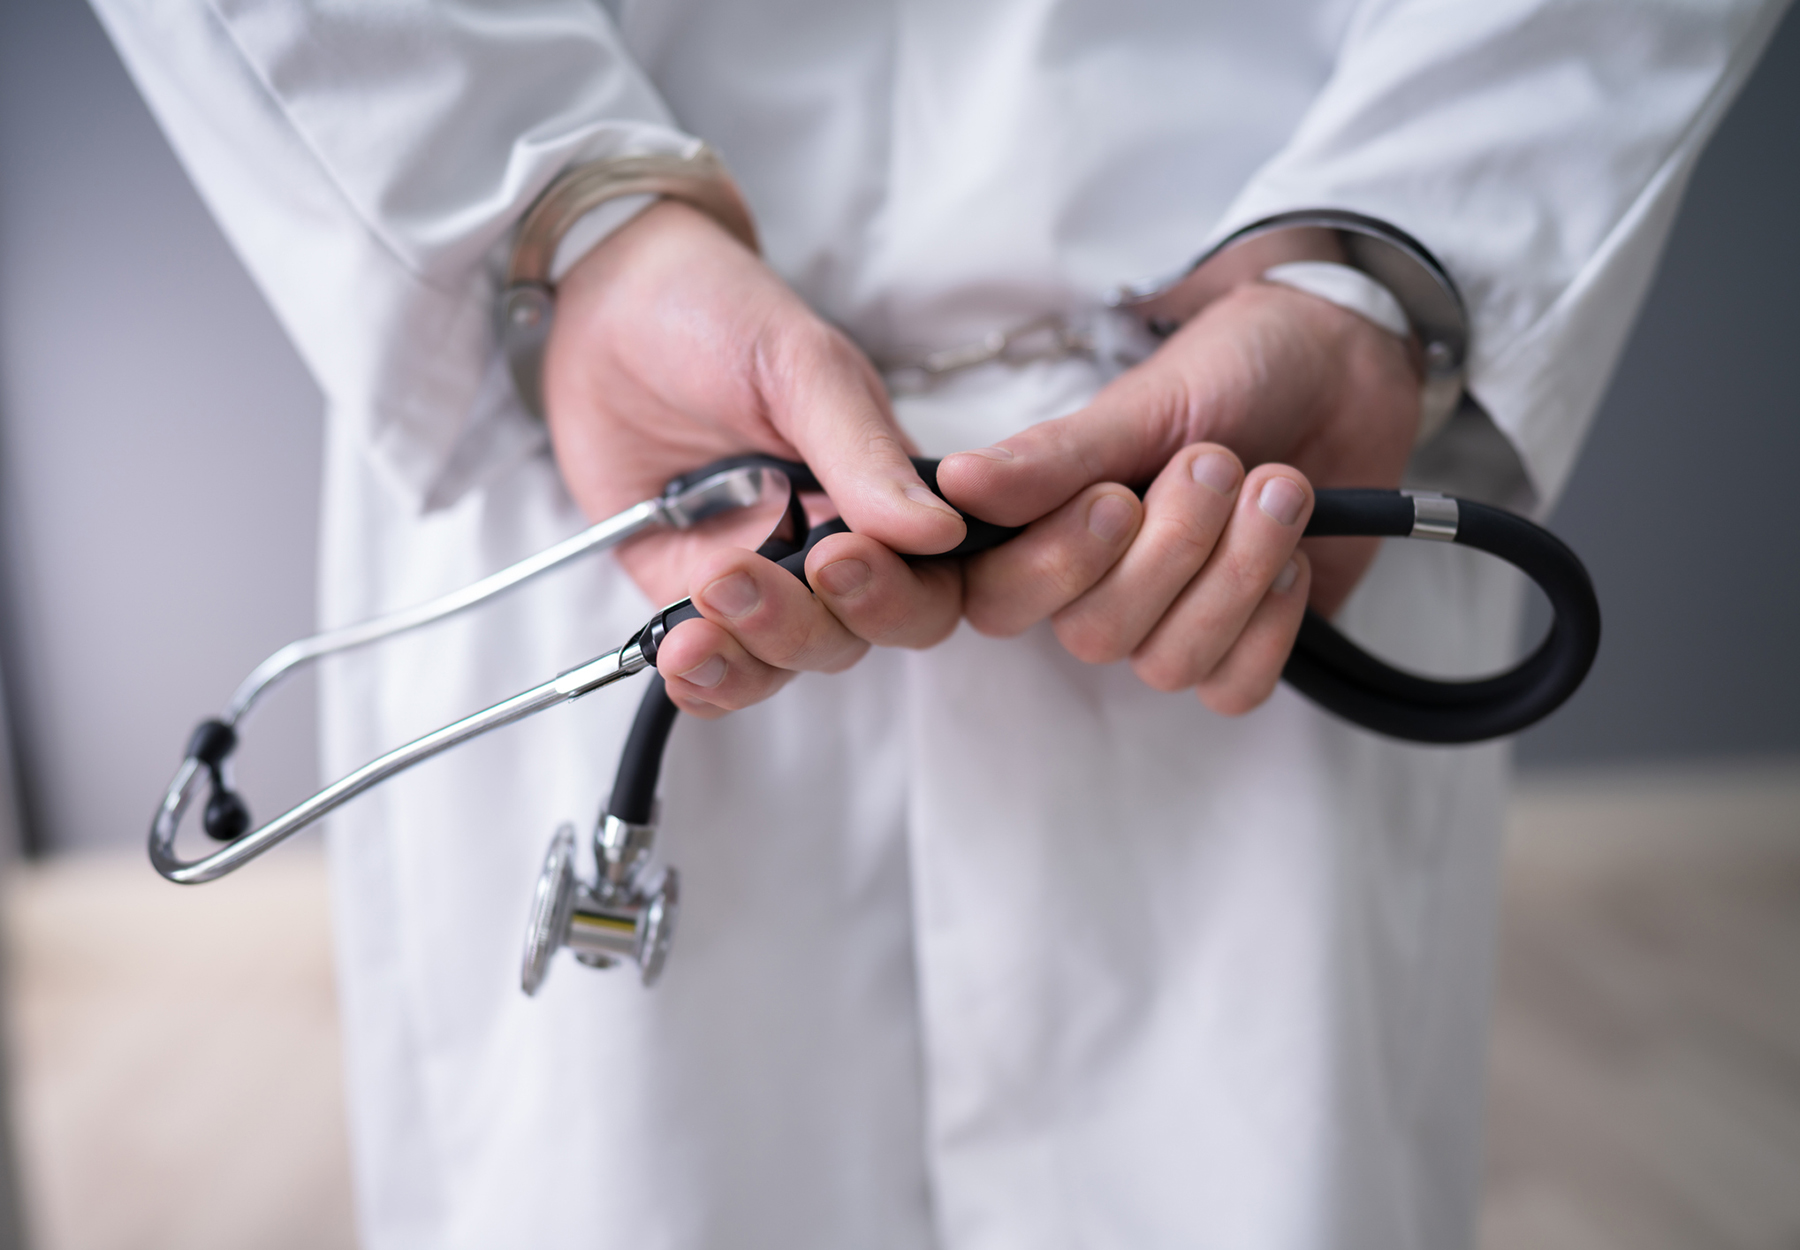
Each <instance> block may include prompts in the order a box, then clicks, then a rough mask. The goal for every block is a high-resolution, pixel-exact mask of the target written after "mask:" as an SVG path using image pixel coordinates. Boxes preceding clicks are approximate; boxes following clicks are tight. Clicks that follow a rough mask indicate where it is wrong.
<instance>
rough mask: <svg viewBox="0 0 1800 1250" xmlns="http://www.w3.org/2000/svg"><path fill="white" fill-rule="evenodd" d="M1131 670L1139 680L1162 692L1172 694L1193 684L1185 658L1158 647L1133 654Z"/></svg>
mask: <svg viewBox="0 0 1800 1250" xmlns="http://www.w3.org/2000/svg"><path fill="white" fill-rule="evenodd" d="M1131 671H1132V672H1133V673H1135V674H1137V679H1138V680H1139V681H1141V682H1143V683H1144V684H1145V685H1146V686H1148V687H1150V689H1152V690H1155V691H1158V692H1159V693H1162V694H1174V693H1175V692H1176V691H1178V690H1186V689H1187V688H1188V687H1189V686H1191V685H1193V684H1194V677H1193V674H1192V673H1191V672H1190V671H1189V669H1188V665H1187V663H1186V661H1185V658H1184V657H1181V656H1178V655H1174V654H1171V653H1170V652H1169V651H1167V650H1165V649H1163V648H1160V647H1159V648H1155V649H1153V650H1150V651H1146V652H1142V653H1140V654H1138V655H1134V656H1133V657H1132V658H1131Z"/></svg>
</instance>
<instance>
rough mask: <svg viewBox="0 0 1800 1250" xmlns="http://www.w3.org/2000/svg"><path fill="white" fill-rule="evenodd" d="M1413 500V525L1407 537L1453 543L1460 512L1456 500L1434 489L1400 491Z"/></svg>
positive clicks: (1460, 515)
mask: <svg viewBox="0 0 1800 1250" xmlns="http://www.w3.org/2000/svg"><path fill="white" fill-rule="evenodd" d="M1401 493H1402V494H1404V495H1409V496H1411V498H1412V501H1413V527H1412V533H1410V534H1408V535H1407V537H1408V538H1424V539H1427V540H1429V541H1431V542H1440V543H1453V542H1455V541H1456V527H1457V526H1458V525H1460V524H1461V523H1462V513H1461V512H1460V511H1459V510H1458V508H1457V506H1456V500H1454V499H1451V498H1448V497H1447V496H1444V495H1440V494H1437V493H1436V492H1434V491H1416V490H1409V491H1402V492H1401Z"/></svg>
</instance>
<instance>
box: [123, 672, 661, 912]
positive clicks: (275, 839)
mask: <svg viewBox="0 0 1800 1250" xmlns="http://www.w3.org/2000/svg"><path fill="white" fill-rule="evenodd" d="M644 668H645V662H644V656H643V652H641V651H640V650H638V648H637V645H636V642H635V640H634V641H633V642H630V643H627V644H626V645H625V646H623V647H620V648H618V649H617V650H614V651H609V652H607V653H606V654H605V655H603V656H600V657H599V658H598V659H595V660H592V661H590V662H589V663H587V664H583V665H581V666H580V667H579V668H574V669H570V670H569V671H568V672H567V673H564V674H563V675H562V676H560V677H556V678H554V679H552V680H550V681H547V682H545V683H543V684H542V685H540V686H534V687H532V688H531V689H530V690H527V691H525V692H523V693H522V694H516V695H514V696H513V697H512V698H510V699H506V700H503V701H501V702H499V703H496V704H494V705H493V706H492V707H489V708H484V709H482V710H481V711H479V712H476V713H475V714H474V715H472V716H465V717H464V718H463V719H461V720H459V721H455V722H453V723H452V724H449V725H445V726H444V727H443V728H441V729H437V730H433V731H432V732H431V733H428V734H426V735H425V736H424V737H422V738H417V739H415V740H413V741H412V742H409V743H407V744H406V745H405V746H402V747H397V748H395V749H394V750H392V751H389V752H388V753H387V754H386V755H383V756H381V757H379V758H378V759H373V760H370V761H369V762H368V763H367V764H364V765H363V766H362V767H361V768H359V769H357V770H356V771H355V772H353V773H350V774H349V775H347V776H345V777H342V778H340V779H339V780H337V781H335V782H333V783H332V784H331V785H329V786H326V787H325V788H324V789H323V790H321V791H319V792H318V793H317V794H315V795H313V796H312V797H311V798H309V799H307V800H306V801H304V802H302V803H300V804H298V805H296V806H295V807H293V808H290V809H289V810H288V811H286V812H284V813H282V814H281V815H280V816H277V817H276V818H275V819H274V820H271V821H269V822H268V823H267V824H265V825H263V826H262V827H261V828H260V829H256V830H254V831H252V832H250V833H247V834H245V835H244V836H243V837H241V838H239V839H237V840H236V841H234V842H231V843H228V844H227V845H226V846H224V847H223V848H221V849H220V850H217V851H215V852H213V853H212V854H211V855H207V856H204V857H202V858H200V859H197V860H182V859H181V858H179V857H178V856H177V855H176V853H175V834H176V832H177V831H178V830H179V829H180V827H181V817H182V815H183V813H184V812H185V811H186V810H187V805H188V802H189V800H190V799H191V798H192V797H193V789H194V786H195V783H196V782H197V781H198V780H199V779H200V777H202V776H203V775H204V770H203V769H202V768H201V767H200V765H199V762H198V761H197V760H194V759H192V758H191V757H190V758H188V759H185V760H183V761H182V764H181V768H180V769H179V770H178V771H177V772H176V774H175V778H174V780H173V781H171V782H170V783H169V788H168V790H167V791H166V792H165V794H164V795H163V802H162V806H161V807H160V808H159V809H157V813H156V819H155V820H154V821H153V822H152V824H151V826H150V862H151V863H152V864H154V865H155V866H156V871H158V872H160V873H161V874H162V875H163V876H165V877H167V878H168V879H169V880H171V881H174V882H177V883H179V884H181V885H196V884H199V883H200V882H203V881H213V880H216V879H217V878H219V877H222V876H224V875H225V874H226V873H228V872H231V871H232V870H234V869H236V868H240V867H242V866H243V865H244V864H246V863H248V862H249V861H250V860H253V859H255V858H256V857H257V856H258V855H261V854H262V853H263V852H264V851H267V850H269V849H270V848H271V847H273V846H275V845H276V844H277V843H279V842H282V841H284V840H285V839H287V838H289V837H291V836H293V835H294V834H296V833H298V832H300V830H302V829H304V828H306V827H307V826H308V825H310V824H312V823H313V822H314V821H316V820H318V819H319V818H320V817H321V816H324V815H325V814H326V813H327V812H330V811H332V810H333V809H334V808H337V807H340V806H342V805H343V804H345V803H347V802H349V801H350V800H351V799H353V798H355V797H356V796H357V795H359V794H361V793H362V792H363V791H364V790H367V789H369V788H370V787H371V786H375V785H379V784H380V783H381V782H383V781H386V780H387V779H388V778H389V777H392V776H394V775H395V774H396V773H400V772H404V771H405V770H406V769H408V768H411V767H412V766H413V765H414V764H417V763H420V762H422V761H424V760H428V759H430V758H431V757H432V756H434V755H437V754H439V753H440V752H443V751H447V750H449V749H450V748H451V747H453V746H456V745H458V744H460V743H463V742H467V741H468V740H469V739H471V738H477V737H480V736H481V735H482V734H484V733H487V732H488V731H489V730H493V729H498V728H500V727H501V726H502V725H510V724H512V723H513V722H514V721H517V720H523V719H524V718H525V717H527V716H531V715H534V714H536V713H538V712H541V711H543V710H544V709H545V708H548V707H554V706H555V705H556V704H558V703H564V702H567V701H568V700H570V699H578V698H580V697H581V696H582V695H584V694H587V693H588V692H589V691H592V690H598V689H599V688H600V687H601V686H606V685H610V684H612V683H613V682H615V681H618V680H620V679H622V678H625V677H630V676H631V675H633V674H634V673H639V672H642V671H643V669H644Z"/></svg>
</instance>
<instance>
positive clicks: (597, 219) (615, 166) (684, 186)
mask: <svg viewBox="0 0 1800 1250" xmlns="http://www.w3.org/2000/svg"><path fill="white" fill-rule="evenodd" d="M656 197H662V198H666V199H672V200H677V201H681V202H684V203H687V204H690V205H692V206H693V207H695V208H697V209H699V210H700V211H701V212H703V213H705V214H706V215H707V216H708V217H711V218H712V219H713V220H714V221H715V222H717V223H718V224H719V225H720V226H722V227H724V229H725V230H726V231H727V232H728V233H729V234H731V235H732V236H733V237H734V238H736V239H738V241H739V242H741V243H742V244H743V245H744V246H745V247H747V248H749V249H750V250H751V251H752V252H756V251H757V250H758V245H757V238H756V225H755V222H754V221H752V219H751V217H750V210H749V209H748V207H746V206H745V204H744V199H743V196H742V195H741V194H740V193H739V191H738V189H737V184H736V183H734V182H733V181H732V180H731V175H730V174H728V173H727V172H726V171H725V167H724V165H723V164H721V163H720V161H719V158H718V157H717V155H715V154H714V153H713V151H712V149H710V148H708V147H706V146H704V145H700V146H698V147H697V148H696V149H695V150H694V151H692V152H690V153H688V154H686V155H677V154H654V155H640V156H623V157H613V158H609V159H607V160H602V161H595V162H592V163H591V164H587V165H580V166H576V167H575V168H573V169H570V170H567V171H565V172H564V173H563V174H562V175H561V176H560V177H558V178H557V179H556V180H555V181H554V182H552V183H551V184H550V185H549V187H547V188H545V190H544V193H543V194H542V195H540V196H539V197H538V199H537V201H536V203H534V204H533V205H532V207H531V209H530V211H528V212H527V213H526V215H525V218H524V220H523V221H522V222H521V223H520V226H519V233H518V238H517V239H516V240H515V242H514V244H513V250H512V257H511V260H510V261H509V263H508V265H507V274H506V286H505V289H504V291H503V293H502V295H501V297H500V347H501V350H502V352H503V353H504V354H505V356H506V360H507V366H508V368H509V370H510V371H511V373H512V378H513V384H514V386H515V387H516V388H517V390H518V393H519V397H520V398H521V399H522V400H523V401H524V403H525V406H526V407H527V408H528V409H530V410H531V411H532V412H533V413H535V414H537V415H538V416H540V417H541V416H542V415H543V413H544V403H543V391H542V374H543V361H544V349H545V346H546V345H547V343H548V342H549V338H550V328H551V324H552V322H553V319H554V314H555V307H556V285H555V284H556V282H557V280H558V279H559V278H560V277H561V276H563V275H562V274H561V273H560V272H558V270H559V262H560V263H561V265H562V266H566V267H568V268H573V267H574V266H575V264H576V263H577V262H578V261H579V259H580V258H581V256H582V253H581V252H579V251H576V250H575V248H574V247H573V246H571V247H570V248H567V249H565V248H564V247H563V244H564V243H565V241H567V240H568V239H569V238H570V236H571V234H572V232H575V231H577V230H583V231H586V232H587V233H589V234H590V235H591V236H593V237H592V238H590V240H589V242H588V248H589V249H590V250H591V249H593V248H594V247H595V244H596V243H597V242H598V241H599V240H601V239H604V238H606V237H607V235H609V234H611V233H614V232H616V231H617V230H618V229H620V228H621V227H622V226H624V225H625V224H626V223H628V222H629V221H631V220H632V219H633V218H635V217H638V216H641V215H642V212H643V210H644V209H645V208H646V207H648V206H649V204H650V203H652V202H653V201H654V199H655V198H656ZM622 202H626V203H625V207H624V208H623V209H619V208H611V206H612V205H614V204H618V203H622ZM633 204H635V207H633ZM609 208H610V212H609V213H608V212H602V210H608V209H609ZM597 213H599V214H601V215H600V216H596V214H597ZM612 216H618V220H608V218H609V217H612ZM576 242H579V240H576Z"/></svg>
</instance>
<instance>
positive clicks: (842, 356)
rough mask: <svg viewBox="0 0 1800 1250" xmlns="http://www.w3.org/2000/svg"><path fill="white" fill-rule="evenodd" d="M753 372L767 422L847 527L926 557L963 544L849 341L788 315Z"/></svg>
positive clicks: (951, 513) (960, 529)
mask: <svg viewBox="0 0 1800 1250" xmlns="http://www.w3.org/2000/svg"><path fill="white" fill-rule="evenodd" d="M757 369H758V373H759V375H760V376H759V382H760V390H761V392H762V394H763V395H764V396H765V397H767V400H768V403H769V406H770V419H771V420H772V421H773V423H774V425H775V427H776V429H777V430H779V431H780V432H781V434H782V436H783V437H785V438H786V439H787V440H788V441H789V442H790V443H792V444H793V445H794V447H795V448H796V449H797V450H798V451H799V453H800V456H801V458H802V459H803V460H805V461H806V463H807V464H808V465H809V466H810V467H811V468H812V470H813V472H814V473H815V474H817V475H818V478H819V481H820V483H821V484H823V486H824V487H825V491H826V493H827V494H829V495H830V496H831V498H832V500H833V501H834V502H835V503H836V504H837V506H838V509H839V511H840V512H841V513H842V515H843V517H844V520H845V521H846V522H848V523H849V525H850V528H851V529H853V530H855V531H856V532H858V533H860V534H867V535H869V536H870V537H871V538H873V539H875V540H876V541H877V542H881V543H883V544H885V545H887V546H888V547H890V548H892V549H893V550H896V551H905V552H914V553H921V554H932V553H935V552H940V551H948V550H950V548H952V547H954V546H956V544H957V543H959V542H961V541H962V538H963V534H964V532H965V527H964V525H963V521H962V518H961V517H960V516H959V515H957V512H956V510H955V509H954V508H952V507H951V506H950V505H949V504H947V503H945V502H944V501H943V500H942V499H940V498H938V496H937V495H936V494H934V493H933V492H932V491H931V489H930V488H929V487H927V486H926V485H925V483H924V481H923V480H922V479H921V478H920V477H919V475H918V472H917V471H916V470H914V468H913V466H912V461H911V460H910V459H909V458H908V453H907V446H906V441H905V437H904V435H902V434H901V432H900V427H899V425H898V424H897V423H896V422H895V420H894V415H893V412H892V410H891V409H890V408H889V406H888V402H887V394H886V391H885V389H884V388H883V386H882V383H881V378H880V376H879V375H878V374H876V372H875V369H874V366H872V365H871V364H869V362H868V359H867V358H866V357H865V356H863V354H862V353H861V352H860V351H858V350H857V348H856V347H855V346H854V345H853V344H852V343H851V342H850V341H849V340H848V339H846V338H845V337H844V336H843V335H842V334H839V333H838V332H837V331H835V330H833V329H831V327H829V326H826V325H824V324H823V323H821V322H819V321H817V320H816V319H815V318H812V317H811V316H810V314H808V315H806V316H804V317H796V318H792V319H791V321H790V322H789V323H788V324H786V325H784V327H783V328H782V329H781V330H779V331H777V332H772V333H770V334H769V335H768V336H767V337H766V345H765V347H764V349H763V350H761V351H759V352H758V355H757Z"/></svg>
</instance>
